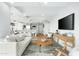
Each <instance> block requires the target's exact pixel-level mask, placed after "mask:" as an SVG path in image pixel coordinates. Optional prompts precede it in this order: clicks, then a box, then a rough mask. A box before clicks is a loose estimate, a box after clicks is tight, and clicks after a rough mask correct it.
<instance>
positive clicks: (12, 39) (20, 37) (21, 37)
mask: <svg viewBox="0 0 79 59" xmlns="http://www.w3.org/2000/svg"><path fill="white" fill-rule="evenodd" d="M6 38H7V41H9V42H20V41H23V40H24V39H25V35H23V34H17V35H14V34H12V35H10V36H7V37H6Z"/></svg>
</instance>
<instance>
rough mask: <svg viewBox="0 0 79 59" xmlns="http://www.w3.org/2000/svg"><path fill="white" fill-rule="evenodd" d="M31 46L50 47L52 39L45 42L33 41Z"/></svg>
mask: <svg viewBox="0 0 79 59" xmlns="http://www.w3.org/2000/svg"><path fill="white" fill-rule="evenodd" d="M32 44H33V45H38V46H48V45H52V44H53V42H52V39H48V40H45V41H42V40H34V41H32Z"/></svg>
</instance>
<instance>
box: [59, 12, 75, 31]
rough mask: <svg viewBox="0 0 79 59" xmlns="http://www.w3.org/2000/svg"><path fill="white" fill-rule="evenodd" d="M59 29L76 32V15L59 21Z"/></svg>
mask: <svg viewBox="0 0 79 59" xmlns="http://www.w3.org/2000/svg"><path fill="white" fill-rule="evenodd" d="M58 29H63V30H74V13H73V14H70V15H68V16H66V17H64V18H62V19H60V20H58Z"/></svg>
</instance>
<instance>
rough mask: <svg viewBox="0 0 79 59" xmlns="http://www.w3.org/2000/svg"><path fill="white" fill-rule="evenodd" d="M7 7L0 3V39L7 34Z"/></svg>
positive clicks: (8, 22) (8, 23)
mask: <svg viewBox="0 0 79 59" xmlns="http://www.w3.org/2000/svg"><path fill="white" fill-rule="evenodd" d="M9 11H10V10H9V7H8V6H7V5H6V4H4V3H0V38H3V37H5V36H6V35H7V34H8V33H9V25H10V19H9Z"/></svg>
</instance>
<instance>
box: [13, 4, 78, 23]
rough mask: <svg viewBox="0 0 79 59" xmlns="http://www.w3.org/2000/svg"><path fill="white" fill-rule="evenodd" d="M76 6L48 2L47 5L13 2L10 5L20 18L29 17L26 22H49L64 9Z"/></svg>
mask: <svg viewBox="0 0 79 59" xmlns="http://www.w3.org/2000/svg"><path fill="white" fill-rule="evenodd" d="M78 5H79V3H78V2H70V3H69V2H63V3H62V2H49V3H47V4H45V3H43V2H41V3H40V2H15V3H14V4H12V6H13V7H14V8H16V9H17V10H18V11H19V12H20V13H21V14H22V17H26V16H30V19H26V20H25V21H27V22H30V21H45V20H46V21H47V20H51V19H54V18H56V17H57V16H58V15H59V14H60V13H61V12H62V11H64V10H65V9H67V8H70V7H75V6H78ZM15 14H16V12H15ZM49 17H50V18H49ZM19 19H21V17H19ZM23 19H24V18H23ZM23 19H22V20H23ZM37 19H38V20H37ZM23 21H24V20H23ZM25 21H24V22H25Z"/></svg>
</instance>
